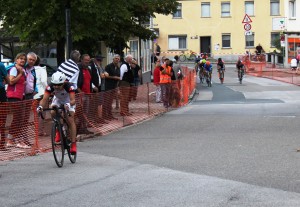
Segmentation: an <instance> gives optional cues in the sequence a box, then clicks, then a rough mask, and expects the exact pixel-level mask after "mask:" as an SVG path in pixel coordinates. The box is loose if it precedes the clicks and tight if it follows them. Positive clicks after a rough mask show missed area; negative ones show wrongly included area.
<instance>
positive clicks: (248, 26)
mask: <svg viewBox="0 0 300 207" xmlns="http://www.w3.org/2000/svg"><path fill="white" fill-rule="evenodd" d="M244 29H245V30H246V31H249V30H251V24H248V23H246V24H244Z"/></svg>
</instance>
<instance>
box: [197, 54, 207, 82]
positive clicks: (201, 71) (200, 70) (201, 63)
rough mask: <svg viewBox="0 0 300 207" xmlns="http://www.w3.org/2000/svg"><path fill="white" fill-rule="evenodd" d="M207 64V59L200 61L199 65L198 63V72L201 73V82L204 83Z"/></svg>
mask: <svg viewBox="0 0 300 207" xmlns="http://www.w3.org/2000/svg"><path fill="white" fill-rule="evenodd" d="M205 63H206V60H205V59H202V60H200V61H199V62H198V63H197V66H196V67H197V69H196V70H197V71H199V78H200V82H201V83H203V79H204V65H205Z"/></svg>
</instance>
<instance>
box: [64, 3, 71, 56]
mask: <svg viewBox="0 0 300 207" xmlns="http://www.w3.org/2000/svg"><path fill="white" fill-rule="evenodd" d="M65 14H66V58H67V59H69V56H70V52H71V50H72V37H71V3H70V0H67V1H66V7H65Z"/></svg>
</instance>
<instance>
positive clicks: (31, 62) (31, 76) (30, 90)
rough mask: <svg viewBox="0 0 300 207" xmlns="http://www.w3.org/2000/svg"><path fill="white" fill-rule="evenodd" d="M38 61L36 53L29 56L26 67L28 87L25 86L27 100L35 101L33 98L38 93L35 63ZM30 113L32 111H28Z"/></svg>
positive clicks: (30, 53)
mask: <svg viewBox="0 0 300 207" xmlns="http://www.w3.org/2000/svg"><path fill="white" fill-rule="evenodd" d="M36 61H37V55H36V54H35V53H34V52H29V53H28V54H27V64H26V65H25V72H26V86H25V100H31V99H33V96H34V95H35V94H37V93H38V89H37V86H36V72H35V68H34V66H35V63H36ZM28 112H30V110H28Z"/></svg>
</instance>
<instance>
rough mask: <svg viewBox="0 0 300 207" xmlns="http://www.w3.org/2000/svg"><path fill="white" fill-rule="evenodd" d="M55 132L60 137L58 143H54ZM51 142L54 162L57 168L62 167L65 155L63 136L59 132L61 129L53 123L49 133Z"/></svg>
mask: <svg viewBox="0 0 300 207" xmlns="http://www.w3.org/2000/svg"><path fill="white" fill-rule="evenodd" d="M56 132H58V134H59V136H60V140H59V142H56V141H55V137H56ZM51 141H52V151H53V156H54V160H55V162H56V165H57V166H58V167H62V166H63V165H64V155H65V147H64V143H63V142H64V139H63V134H62V131H61V128H60V127H59V125H58V124H57V123H54V124H53V126H52V132H51Z"/></svg>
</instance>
